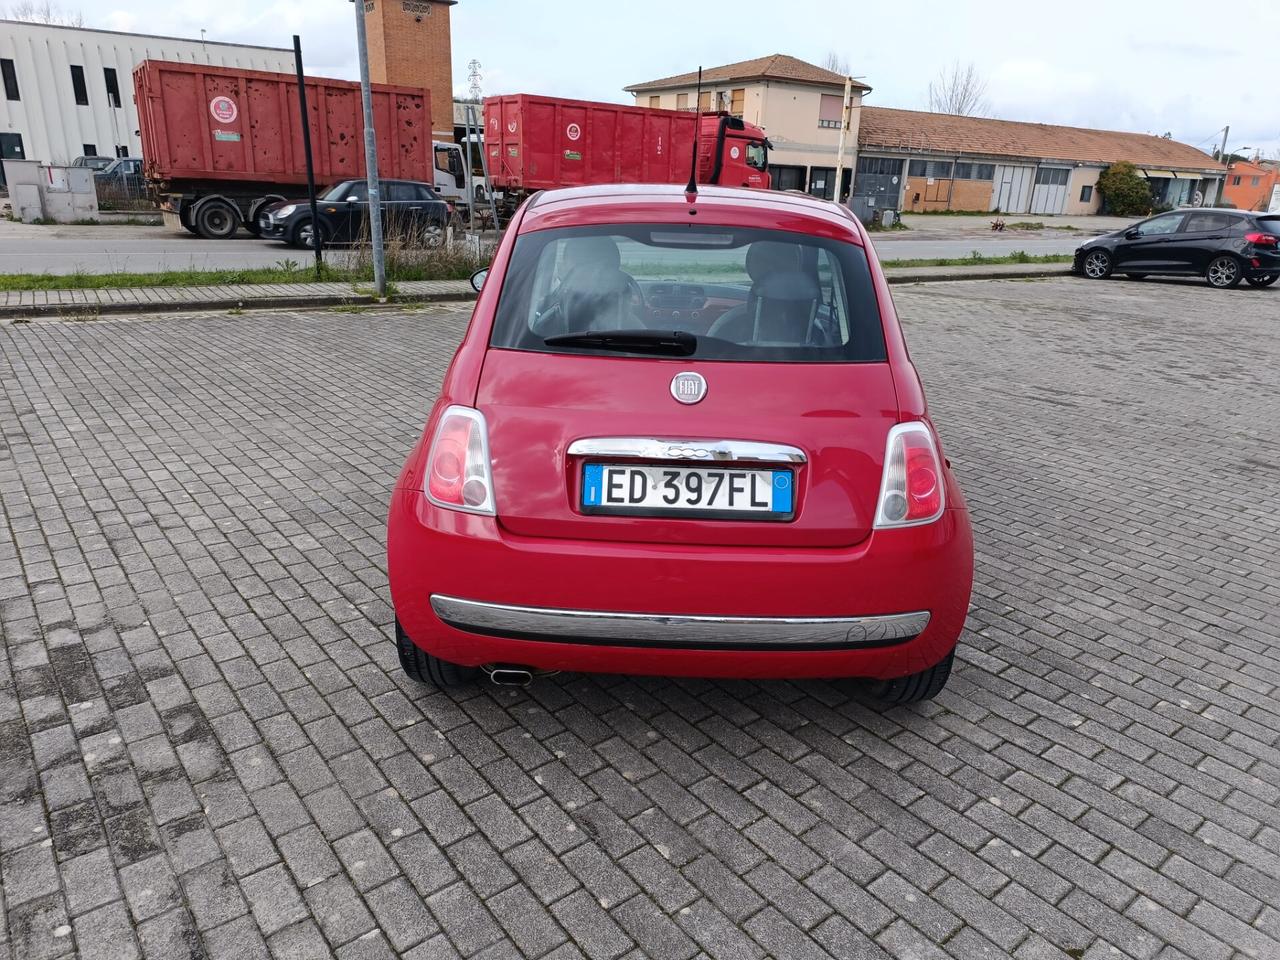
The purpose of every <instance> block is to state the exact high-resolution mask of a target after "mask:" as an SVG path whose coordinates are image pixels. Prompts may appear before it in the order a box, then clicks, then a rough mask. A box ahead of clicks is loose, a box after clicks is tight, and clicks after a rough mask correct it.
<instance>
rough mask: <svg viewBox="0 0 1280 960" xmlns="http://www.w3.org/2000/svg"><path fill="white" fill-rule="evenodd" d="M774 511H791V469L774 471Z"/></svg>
mask: <svg viewBox="0 0 1280 960" xmlns="http://www.w3.org/2000/svg"><path fill="white" fill-rule="evenodd" d="M772 510H773V512H774V513H790V512H791V471H789V470H775V471H773V505H772Z"/></svg>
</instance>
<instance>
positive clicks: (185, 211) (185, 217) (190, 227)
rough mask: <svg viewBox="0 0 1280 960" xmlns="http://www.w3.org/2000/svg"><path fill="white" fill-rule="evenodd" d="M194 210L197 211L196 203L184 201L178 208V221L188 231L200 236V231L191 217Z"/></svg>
mask: <svg viewBox="0 0 1280 960" xmlns="http://www.w3.org/2000/svg"><path fill="white" fill-rule="evenodd" d="M194 212H195V204H191V203H186V202H184V203H183V204H182V205H181V206H180V207H179V208H178V221H179V222H180V223H181V224H182V226H183V228H184V229H185V230H186V231H187V232H188V233H191V234H194V235H195V236H197V237H198V236H200V231H199V230H197V229H196V225H195V222H194V221H193V220H192V219H191V215H192V214H193V213H194Z"/></svg>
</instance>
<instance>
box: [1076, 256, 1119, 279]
mask: <svg viewBox="0 0 1280 960" xmlns="http://www.w3.org/2000/svg"><path fill="white" fill-rule="evenodd" d="M1114 265H1115V264H1114V263H1112V260H1111V254H1109V253H1107V251H1105V250H1090V251H1089V252H1088V253H1087V254H1086V255H1085V258H1084V264H1083V268H1084V275H1085V276H1086V277H1088V278H1089V279H1090V280H1105V279H1106V278H1107V277H1109V276H1111V268H1112V267H1113V266H1114Z"/></svg>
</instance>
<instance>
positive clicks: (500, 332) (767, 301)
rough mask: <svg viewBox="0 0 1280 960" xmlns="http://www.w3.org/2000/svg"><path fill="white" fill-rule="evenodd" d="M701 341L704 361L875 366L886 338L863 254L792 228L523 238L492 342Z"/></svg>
mask: <svg viewBox="0 0 1280 960" xmlns="http://www.w3.org/2000/svg"><path fill="white" fill-rule="evenodd" d="M615 331H642V332H643V331H661V332H664V333H670V332H672V331H678V332H679V333H681V334H692V335H693V336H694V337H695V338H696V341H697V342H696V346H695V347H694V348H693V349H691V350H690V352H689V354H688V355H689V356H693V357H697V358H699V359H703V360H748V361H757V362H759V361H779V362H790V363H794V362H805V361H809V362H818V363H823V362H825V363H872V362H880V361H883V360H884V359H885V346H884V334H883V331H882V330H881V327H880V315H879V309H878V305H877V301H876V297H875V292H874V290H873V288H872V282H871V272H870V268H869V267H868V264H867V257H866V253H865V252H864V251H863V250H862V248H861V247H859V246H856V245H854V244H849V243H841V242H839V241H835V240H826V239H822V238H819V237H811V236H808V235H806V234H800V233H789V232H785V231H781V230H750V229H745V228H739V227H719V226H713V225H697V226H693V225H685V224H675V225H671V224H659V225H654V224H630V225H626V226H619V225H610V226H607V227H585V228H572V229H569V228H566V229H561V230H542V231H536V232H533V233H528V234H525V235H524V236H522V237H520V238H519V239H518V240H517V241H516V246H515V252H514V254H513V256H512V260H511V265H510V267H509V268H508V270H507V274H506V278H505V280H504V282H503V287H502V294H501V297H500V299H499V303H498V316H497V318H496V321H495V323H494V328H493V336H492V340H491V343H492V345H493V346H495V347H501V348H505V349H511V350H526V351H541V352H547V353H592V352H600V351H603V350H605V349H608V351H609V352H611V353H615V354H616V353H622V354H627V353H635V354H637V355H639V354H644V353H645V352H646V351H644V350H643V349H637V350H634V351H632V350H627V349H625V348H624V349H618V346H617V345H616V344H614V345H612V346H609V347H605V346H601V345H599V344H590V343H587V344H573V345H568V344H565V343H563V342H557V343H554V344H548V343H547V340H549V339H551V340H555V339H557V338H564V337H572V336H576V335H585V336H587V337H588V338H589V337H590V335H593V334H608V333H610V332H615Z"/></svg>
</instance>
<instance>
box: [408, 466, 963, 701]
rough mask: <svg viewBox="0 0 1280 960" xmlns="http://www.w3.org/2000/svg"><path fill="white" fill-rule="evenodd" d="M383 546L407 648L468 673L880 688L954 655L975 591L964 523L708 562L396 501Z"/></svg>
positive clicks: (721, 553)
mask: <svg viewBox="0 0 1280 960" xmlns="http://www.w3.org/2000/svg"><path fill="white" fill-rule="evenodd" d="M387 540H388V574H389V579H390V583H391V596H392V602H393V604H394V607H395V612H396V616H397V618H398V619H399V621H400V624H401V626H402V627H403V628H404V631H405V633H406V634H407V635H408V636H409V637H410V638H411V639H412V640H413V642H414V643H415V644H417V645H418V646H419V647H421V648H422V649H423V650H426V651H427V652H428V653H432V654H434V655H435V656H438V657H440V658H441V659H444V660H448V661H450V662H453V663H458V664H464V665H468V666H479V665H481V664H490V663H510V664H522V665H525V666H529V667H533V668H537V669H543V670H573V671H587V672H603V673H626V674H651V675H662V676H703V677H742V678H748V677H753V678H783V677H791V678H801V677H874V678H880V679H889V678H892V677H899V676H904V675H906V674H910V673H916V672H918V671H920V670H924V669H927V668H928V667H931V666H933V665H934V664H935V663H937V662H938V661H940V660H941V659H943V658H944V657H945V656H947V654H948V653H950V652H951V650H953V649H954V648H955V644H956V640H957V638H958V637H959V635H960V632H961V629H962V628H963V626H964V620H965V615H966V613H967V611H968V604H969V594H970V589H971V586H972V579H973V540H972V534H971V532H970V528H969V519H968V515H967V513H966V511H965V510H964V509H963V508H962V507H956V508H953V509H948V510H946V511H945V512H944V514H943V516H942V518H941V519H939V520H938V521H937V522H935V523H932V524H928V525H927V526H921V527H910V528H905V529H900V530H884V531H876V532H874V533H872V535H871V536H870V537H868V538H867V539H866V540H865V541H863V542H862V543H861V544H858V545H857V546H855V547H849V548H795V549H786V548H778V547H711V546H692V545H676V544H661V543H620V542H614V541H590V540H562V539H541V538H531V537H520V536H516V535H513V534H511V533H508V532H507V531H505V530H503V529H502V527H501V526H500V524H499V523H498V522H497V521H496V520H495V519H494V518H492V517H482V516H475V515H471V514H463V513H456V512H453V511H450V510H442V509H440V508H438V507H435V506H433V505H432V504H431V503H429V502H428V501H427V499H426V497H425V496H424V495H423V494H422V493H421V491H415V490H408V489H398V490H396V491H395V492H394V494H393V497H392V504H391V513H390V517H389V521H388V534H387Z"/></svg>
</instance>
